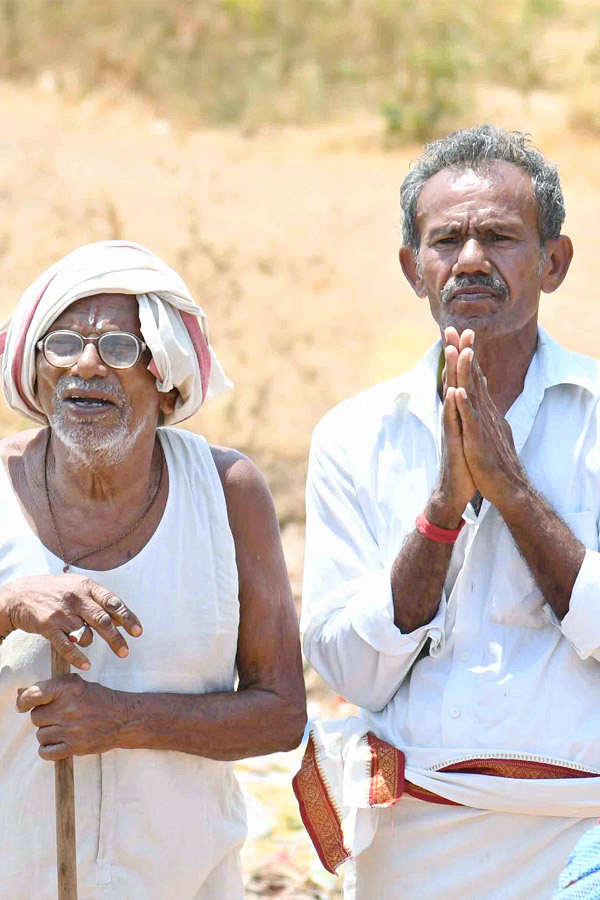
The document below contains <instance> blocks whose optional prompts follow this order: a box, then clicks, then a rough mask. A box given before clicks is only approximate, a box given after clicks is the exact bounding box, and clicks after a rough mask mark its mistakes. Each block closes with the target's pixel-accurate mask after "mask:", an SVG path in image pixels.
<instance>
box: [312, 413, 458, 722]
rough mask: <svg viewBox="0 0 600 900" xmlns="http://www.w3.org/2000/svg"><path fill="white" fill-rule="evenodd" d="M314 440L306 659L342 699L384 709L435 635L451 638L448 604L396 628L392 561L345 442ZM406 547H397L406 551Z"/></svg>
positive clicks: (435, 645)
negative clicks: (426, 618)
mask: <svg viewBox="0 0 600 900" xmlns="http://www.w3.org/2000/svg"><path fill="white" fill-rule="evenodd" d="M327 437H328V439H327V441H325V440H324V439H323V437H322V435H321V429H320V427H318V428H317V430H316V431H315V435H314V437H313V441H312V445H311V452H310V459H309V470H308V481H307V493H306V558H305V569H304V592H303V611H302V631H303V633H304V637H303V646H304V653H305V655H306V657H307V659H308V660H309V661H310V662H311V664H312V665H313V666H314V668H315V669H316V670H317V672H319V674H320V675H321V676H322V677H323V678H324V679H325V681H326V682H327V683H328V684H329V685H330V686H331V687H332V688H333V689H334V690H335V691H336V692H337V693H338V694H340V695H341V696H343V697H345V698H346V699H347V700H349V701H351V702H352V703H355V704H356V705H357V706H360V707H362V708H364V709H368V710H371V711H377V710H380V709H383V707H384V706H385V705H386V704H387V703H388V701H389V700H390V699H391V698H392V697H393V695H394V694H395V692H396V691H397V690H398V688H399V687H400V685H401V683H402V681H403V680H404V678H405V677H406V675H407V673H408V672H409V670H410V668H411V666H412V664H413V662H414V661H415V659H416V658H417V656H418V655H419V653H420V652H421V650H422V648H423V645H424V644H425V642H426V640H427V639H428V638H429V639H430V641H431V643H430V648H429V652H430V653H432V654H434V655H435V653H436V652H439V651H440V650H441V648H442V647H443V643H444V619H445V615H446V601H445V599H444V598H443V597H442V599H441V602H440V606H439V608H438V612H437V614H436V616H435V617H434V619H432V621H431V622H429V623H428V624H427V625H424V626H422V627H420V628H418V629H416V630H415V631H412V632H410V633H409V634H403V633H402V632H401V631H400V630H399V629H398V628H397V627H396V626H395V625H394V604H393V598H392V588H391V565H392V563H393V560H391V561H390V560H386V559H384V558H383V554H382V552H381V551H380V547H379V545H378V542H377V539H376V536H375V534H374V531H373V528H372V527H371V524H370V522H369V516H368V514H367V511H366V510H365V509H364V508H363V507H362V506H361V503H360V498H359V495H358V492H357V490H356V488H355V484H354V481H353V478H352V474H351V471H350V467H349V464H348V459H347V454H346V452H345V450H344V447H342V446H340V445H339V444H336V443H335V442H333V441H332V440H331V438H330V435H328V436H327ZM399 549H400V548H398V550H399Z"/></svg>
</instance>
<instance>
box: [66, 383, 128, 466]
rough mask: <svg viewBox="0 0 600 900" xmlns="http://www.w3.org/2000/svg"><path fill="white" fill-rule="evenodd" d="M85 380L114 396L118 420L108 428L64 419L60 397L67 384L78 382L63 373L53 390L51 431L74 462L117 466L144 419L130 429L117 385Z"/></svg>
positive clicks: (121, 393)
mask: <svg viewBox="0 0 600 900" xmlns="http://www.w3.org/2000/svg"><path fill="white" fill-rule="evenodd" d="M86 384H87V385H88V386H90V387H96V386H97V387H100V388H101V389H102V390H103V391H104V392H105V393H107V394H109V395H111V396H112V397H113V398H114V400H115V402H116V403H117V404H118V405H119V421H118V422H117V423H116V424H115V425H114V426H113V427H111V428H103V427H101V426H100V427H98V426H97V425H94V424H93V423H91V422H81V423H69V422H66V421H65V416H64V415H63V410H64V407H63V402H62V400H63V397H64V395H65V393H66V391H67V390H69V389H70V388H76V387H78V386H80V385H81V379H79V378H77V377H69V376H65V377H63V378H61V379H60V380H59V382H58V384H57V385H56V389H55V392H54V412H53V414H52V416H51V417H50V426H51V428H52V433H53V435H54V436H55V437H56V438H58V440H59V441H60V442H61V444H62V445H63V447H64V448H65V449H66V451H67V453H68V456H69V457H70V459H71V460H72V461H73V462H74V463H75V464H76V465H78V466H85V467H86V468H89V469H98V468H107V467H108V466H117V465H119V464H120V463H122V462H123V461H124V460H125V459H126V458H127V457H128V456H129V454H130V453H131V451H132V449H133V447H134V445H135V443H136V441H137V440H138V438H139V436H140V434H141V433H142V431H143V430H144V427H145V423H144V422H140V423H139V424H138V425H137V426H136V427H135V428H134V429H133V431H132V430H131V408H130V407H129V406H128V405H126V398H125V394H124V392H123V390H122V388H120V387H119V386H116V385H108V384H105V383H103V382H102V380H101V379H98V380H97V381H96V380H94V379H90V381H88V382H86Z"/></svg>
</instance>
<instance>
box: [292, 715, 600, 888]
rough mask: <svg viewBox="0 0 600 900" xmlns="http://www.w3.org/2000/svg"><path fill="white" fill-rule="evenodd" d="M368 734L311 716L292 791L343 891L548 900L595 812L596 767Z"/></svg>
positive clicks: (599, 809)
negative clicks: (441, 750) (421, 747)
mask: <svg viewBox="0 0 600 900" xmlns="http://www.w3.org/2000/svg"><path fill="white" fill-rule="evenodd" d="M434 755H435V754H432V751H426V752H423V753H421V754H419V753H418V752H414V753H411V757H412V759H409V758H408V757H407V758H405V755H404V753H403V752H402V751H401V750H399V749H398V748H395V747H392V746H391V745H390V744H389V743H387V742H386V741H382V740H380V739H379V738H377V737H376V736H375V735H374V734H373V733H372V732H365V730H364V723H362V722H361V720H360V719H352V718H351V719H346V720H344V721H338V722H335V721H332V722H315V723H314V724H313V726H312V729H311V733H310V737H309V742H308V746H307V750H306V753H305V756H304V759H303V762H302V767H301V769H300V772H298V774H297V775H296V776H295V778H294V790H295V792H296V796H297V799H298V801H299V804H300V812H301V814H302V819H303V821H304V824H305V826H306V828H307V830H308V832H309V834H310V836H311V839H312V840H313V843H314V845H315V849H316V850H317V853H318V854H319V857H320V859H321V861H322V863H323V865H324V866H325V868H327V869H328V870H329V871H331V872H335V871H336V870H337V869H338V868H339V867H340V866H342V865H344V866H345V868H344V871H345V873H346V880H345V884H344V897H345V900H374V898H376V900H550V898H551V897H552V895H553V892H554V890H555V888H556V885H557V880H558V875H559V873H560V872H561V870H562V869H563V867H564V865H565V862H566V860H567V857H568V855H569V853H570V852H571V850H572V849H573V846H574V845H575V843H576V842H577V841H578V839H579V838H580V836H581V835H582V834H583V833H584V832H585V831H586V830H587V829H588V828H590V827H591V826H592V825H593V824H594V823H595V821H596V820H597V818H598V815H600V773H599V772H597V771H594V770H589V771H588V770H585V769H584V768H583V767H582V766H578V765H576V764H573V763H569V762H565V761H561V760H556V759H554V760H550V759H546V758H544V757H534V756H532V755H523V756H522V757H513V756H509V755H508V754H499V755H498V756H495V755H494V754H487V755H486V754H482V755H472V756H471V757H468V758H467V757H464V756H463V757H462V758H456V759H454V760H448V761H446V762H445V763H438V764H431V763H430V760H428V759H427V757H429V758H431V757H432V756H434Z"/></svg>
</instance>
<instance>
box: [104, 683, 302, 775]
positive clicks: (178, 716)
mask: <svg viewBox="0 0 600 900" xmlns="http://www.w3.org/2000/svg"><path fill="white" fill-rule="evenodd" d="M116 693H118V694H119V699H120V700H121V701H124V703H123V704H122V706H121V708H123V707H124V708H125V709H126V713H125V714H124V720H123V721H122V723H121V727H120V729H119V735H118V746H119V747H121V748H123V749H147V750H179V751H181V752H183V753H191V754H193V755H195V756H206V757H208V758H210V759H218V760H235V759H244V758H245V757H249V756H261V755H264V754H267V753H275V752H276V751H279V750H291V749H293V748H294V747H297V746H298V744H299V743H300V740H301V738H302V734H303V731H304V726H305V724H306V712H305V710H304V708H303V706H301V705H297V704H294V703H293V702H292V701H290V700H287V699H284V698H283V697H281V696H279V695H278V694H276V693H274V692H272V691H268V690H265V689H262V688H247V689H246V690H239V691H230V692H229V691H227V692H225V691H222V692H219V693H211V694H136V693H128V692H123V691H118V692H116ZM120 705H121V704H120Z"/></svg>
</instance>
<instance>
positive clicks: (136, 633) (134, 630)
mask: <svg viewBox="0 0 600 900" xmlns="http://www.w3.org/2000/svg"><path fill="white" fill-rule="evenodd" d="M131 633H132V635H133V636H134V637H139V636H140V634H141V633H142V629H141V628H140V626H139V625H134V626H133V628H132V629H131Z"/></svg>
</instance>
